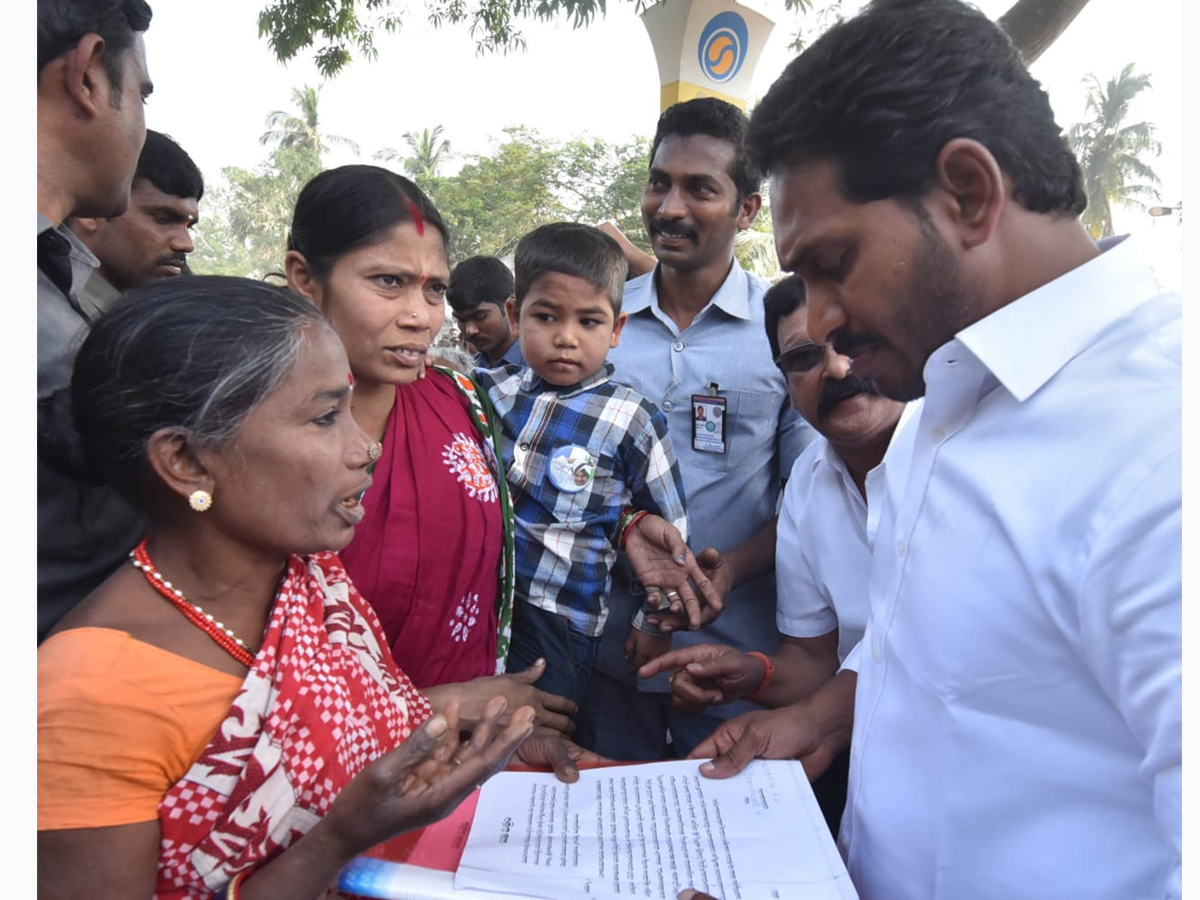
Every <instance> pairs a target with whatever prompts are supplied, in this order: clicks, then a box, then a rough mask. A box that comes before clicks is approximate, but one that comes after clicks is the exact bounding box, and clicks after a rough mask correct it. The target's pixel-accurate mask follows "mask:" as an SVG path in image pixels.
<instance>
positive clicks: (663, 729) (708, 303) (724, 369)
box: [576, 98, 813, 760]
mask: <svg viewBox="0 0 1200 900" xmlns="http://www.w3.org/2000/svg"><path fill="white" fill-rule="evenodd" d="M746 126H747V121H746V117H745V115H744V114H743V113H742V112H741V111H740V110H738V109H737V108H736V107H734V106H732V105H730V104H728V103H725V102H723V101H721V100H717V99H714V98H701V99H697V100H691V101H688V102H687V103H681V104H677V105H675V106H672V107H671V108H669V109H668V110H667V111H666V112H664V113H663V115H662V116H661V117H660V119H659V122H658V130H657V133H656V135H655V138H654V143H653V147H652V149H651V161H650V167H649V175H648V178H647V182H646V187H645V190H644V192H643V195H642V216H643V219H644V220H645V223H646V229H647V231H648V232H649V234H650V238H651V241H652V243H653V246H654V252H655V255H656V256H657V257H658V265H657V266H656V267H655V268H654V270H653V271H652V272H650V273H648V274H646V275H643V276H641V277H639V278H635V279H633V280H632V281H629V282H628V283H627V284H626V286H625V299H624V306H623V308H624V310H625V311H626V313H627V315H628V318H627V320H626V324H625V329H624V331H623V332H622V336H621V343H620V346H618V347H616V348H613V349H612V350H611V351H610V352H609V357H608V358H609V361H610V362H612V363H613V364H614V365H615V367H616V370H615V373H614V378H615V379H616V380H618V381H623V382H626V383H628V384H629V385H630V386H632V387H633V388H634V389H635V390H636V391H638V393H640V394H642V395H643V396H645V397H646V398H648V399H649V400H651V401H652V402H653V403H654V404H655V405H657V406H658V407H659V409H661V410H662V412H663V414H664V415H665V416H666V418H667V423H668V430H669V433H670V434H671V436H672V439H673V446H674V449H675V453H676V456H677V458H678V460H679V465H680V470H681V473H682V476H683V482H684V488H685V491H686V495H687V509H688V524H689V528H690V530H691V546H692V547H693V549H695V550H696V551H697V553H698V556H697V561H698V562H699V563H700V564H701V565H702V566H704V567H705V569H706V571H707V572H708V574H709V576H710V577H711V578H712V580H713V582H714V584H716V585H717V586H718V587H719V589H720V590H721V592H722V593H723V594H724V595H725V604H724V608H723V610H722V612H721V614H720V616H719V618H717V619H716V620H715V621H712V622H711V623H709V624H708V625H706V626H705V627H703V628H701V629H700V630H699V631H695V632H692V631H685V630H683V629H684V627H685V626H683V625H679V626H678V627H677V628H675V629H674V630H673V633H667V634H657V635H656V634H652V633H650V632H648V631H645V632H642V633H640V634H639V635H637V640H636V641H635V642H633V645H632V646H630V647H629V648H628V652H627V647H626V636H627V635H626V633H624V632H622V631H621V629H620V628H618V627H617V626H616V625H615V623H616V622H628V621H629V620H630V618H631V617H632V613H633V609H634V606H635V604H636V603H637V602H638V601H637V600H636V599H635V596H637V595H638V594H637V592H636V591H635V585H634V584H633V579H632V577H631V573H630V570H629V568H628V567H627V566H625V565H623V564H620V563H619V564H618V566H617V569H616V570H615V572H614V576H613V586H612V595H611V597H610V601H609V603H610V616H609V623H610V625H609V626H607V627H606V628H605V632H604V636H603V638H602V639H601V642H600V647H599V648H598V650H597V653H596V659H595V663H594V669H593V673H592V678H591V679H590V681H589V683H588V688H587V691H586V693H585V695H584V701H583V704H582V705H581V707H580V711H579V717H578V720H577V725H578V729H579V730H578V731H577V733H576V737H577V739H580V741H581V742H582V743H584V744H585V746H590V747H593V748H594V749H596V750H597V751H598V752H600V753H602V754H603V755H605V756H608V757H611V758H613V759H621V760H649V759H662V758H667V757H669V756H672V755H674V756H678V757H682V756H685V755H686V754H687V753H688V751H689V750H691V749H692V747H694V746H695V745H696V744H698V743H699V742H700V741H702V740H703V739H704V738H706V737H708V735H709V734H710V733H711V732H712V731H713V730H714V729H715V728H716V727H717V726H719V725H720V724H721V722H722V721H724V719H726V718H728V717H730V716H733V715H737V714H739V713H741V712H745V711H747V710H750V709H755V708H757V707H755V706H753V705H752V704H749V703H745V702H743V703H736V704H730V705H729V706H725V707H720V708H713V709H710V710H709V711H708V712H706V713H705V714H703V715H689V714H687V713H683V712H681V711H680V710H677V709H675V708H673V707H672V705H671V699H670V686H669V684H668V682H667V678H666V676H661V675H660V676H656V677H655V678H651V679H638V678H637V677H636V675H635V674H634V669H635V668H636V665H637V664H638V663H640V662H644V661H646V660H647V659H649V658H650V657H652V656H654V655H657V654H660V653H663V652H666V650H668V649H670V648H671V647H675V648H679V647H683V646H690V645H692V644H695V643H701V642H719V643H726V644H732V645H734V646H736V647H739V648H740V649H743V650H754V649H761V647H763V646H771V647H773V646H776V645H777V644H778V642H779V640H780V635H779V632H778V631H777V629H776V627H775V583H774V577H773V570H774V552H775V515H776V511H777V508H778V501H779V495H780V490H781V485H782V479H783V477H784V476H785V474H786V473H787V472H789V471H790V470H791V467H792V463H793V462H794V461H795V459H796V457H797V456H799V454H800V452H801V451H802V450H803V449H804V447H805V446H806V445H807V444H808V442H809V441H810V440H811V438H812V434H813V432H812V430H811V428H810V427H809V426H808V425H807V423H805V422H804V420H803V419H801V418H800V416H799V415H798V414H797V413H796V412H795V411H794V410H793V409H792V408H791V405H790V403H789V401H788V395H787V390H786V385H785V384H784V380H783V376H782V375H781V374H780V372H779V370H778V369H777V368H776V367H775V365H774V363H772V361H771V352H770V349H769V347H768V344H767V338H766V331H765V328H764V325H763V306H762V296H763V294H764V293H765V291H766V289H767V288H768V287H769V286H770V285H769V283H768V282H767V281H765V280H764V279H761V278H757V277H755V276H753V275H751V274H749V273H748V272H746V271H745V270H744V269H742V268H741V266H740V265H738V263H737V261H736V260H735V259H734V255H733V245H734V238H735V237H736V236H737V234H738V232H739V231H741V230H744V229H746V228H749V227H750V226H751V225H752V224H753V223H754V219H755V217H756V216H757V215H758V211H759V207H760V206H761V203H762V198H761V196H760V195H759V182H760V178H759V175H758V173H757V171H755V170H754V168H753V166H752V165H751V163H750V161H749V156H748V154H747V153H746V145H745V133H746ZM707 548H711V549H707ZM701 551H705V552H701ZM670 628H671V625H667V626H666V627H665V629H664V630H666V629H670Z"/></svg>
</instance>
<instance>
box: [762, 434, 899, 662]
mask: <svg viewBox="0 0 1200 900" xmlns="http://www.w3.org/2000/svg"><path fill="white" fill-rule="evenodd" d="M897 430H899V429H897ZM893 439H894V438H893ZM886 466H887V462H886V460H885V461H884V462H881V463H880V464H879V465H877V466H876V467H875V468H873V469H871V471H869V472H868V473H867V477H866V489H867V498H864V497H863V495H862V494H860V493H859V491H858V486H857V485H856V484H855V483H854V478H853V477H852V476H851V475H850V472H849V470H848V469H847V468H846V463H845V461H844V460H843V459H842V458H841V457H840V456H839V455H838V454H837V451H835V450H834V449H833V447H832V446H831V445H830V443H829V441H827V440H826V439H825V438H824V437H821V436H818V437H817V438H816V439H815V440H814V441H813V442H812V443H811V444H809V445H808V447H806V448H805V450H804V452H803V453H802V454H801V455H800V458H799V459H797V460H796V463H795V465H793V466H792V474H791V477H790V478H788V481H787V486H786V487H785V488H784V490H783V505H782V507H781V508H780V510H779V523H778V529H777V533H776V539H775V584H776V597H777V600H776V608H775V620H776V625H777V627H778V628H779V630H780V632H781V633H783V634H785V635H787V636H789V637H795V638H814V637H820V636H821V635H823V634H828V633H829V632H831V631H833V630H834V629H835V628H836V629H837V630H838V661H839V662H841V661H843V660H845V659H846V656H847V654H848V653H849V652H850V650H851V649H853V647H854V645H855V644H857V643H858V641H859V639H860V638H861V637H862V635H863V629H864V628H865V627H866V624H867V585H868V582H869V580H870V578H869V576H870V571H871V544H872V541H873V538H874V535H875V529H876V527H877V526H878V523H879V505H880V502H881V501H882V499H883V498H882V494H881V492H882V490H883V484H882V481H883V474H884V471H885V468H886ZM868 499H871V500H873V502H871V503H868Z"/></svg>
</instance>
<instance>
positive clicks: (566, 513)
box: [474, 363, 687, 637]
mask: <svg viewBox="0 0 1200 900" xmlns="http://www.w3.org/2000/svg"><path fill="white" fill-rule="evenodd" d="M612 372H613V367H612V365H611V364H607V363H606V364H605V366H604V367H603V368H602V369H601V370H600V371H598V372H596V373H595V374H594V375H592V376H590V377H588V378H586V379H584V380H583V381H581V382H579V384H575V385H570V386H568V387H556V386H554V385H551V384H547V383H546V382H544V381H543V380H542V379H541V378H540V377H538V375H537V374H536V373H534V371H533V370H532V369H530V368H528V367H517V366H503V367H501V368H498V369H483V370H480V369H477V370H476V371H475V373H474V375H475V378H476V380H478V382H479V383H480V384H481V385H482V386H483V388H484V390H486V391H487V394H488V397H489V399H490V400H491V401H492V406H493V407H495V411H496V415H497V417H498V418H499V420H500V423H501V430H502V439H501V453H502V455H503V457H504V471H505V473H506V475H507V478H508V484H509V493H510V494H511V497H512V505H513V513H514V516H515V518H516V534H515V540H516V596H517V597H518V598H519V599H522V600H525V601H527V602H529V603H532V604H533V605H534V606H537V607H540V608H541V609H545V610H548V611H549V612H552V613H555V614H557V615H560V616H564V617H566V618H567V620H568V621H569V622H570V624H571V627H573V628H574V629H576V630H577V631H581V632H583V633H584V634H587V635H590V636H592V637H595V636H598V635H599V634H600V632H601V631H603V629H604V622H605V619H606V618H607V616H608V602H607V601H608V591H609V588H610V586H611V582H612V577H611V573H612V568H613V565H614V563H615V562H616V558H617V550H616V548H615V546H614V543H613V540H614V537H615V534H616V528H617V520H618V519H619V518H620V517H621V510H622V509H624V508H625V507H626V506H630V505H632V506H635V507H637V508H638V509H644V510H648V511H649V512H652V513H657V514H658V515H660V516H662V517H663V518H664V519H666V520H667V521H668V522H671V523H672V524H674V525H675V527H676V528H678V529H679V531H680V533H681V534H682V535H683V536H684V538H685V539H686V538H687V519H686V517H685V515H684V508H683V503H684V499H683V479H682V478H681V476H680V473H679V464H678V463H677V462H676V460H675V453H674V451H673V450H672V449H671V441H670V439H669V438H668V437H667V420H666V417H665V416H663V414H662V413H661V412H660V411H659V409H658V407H656V406H655V405H654V404H653V403H651V402H650V401H649V400H647V399H645V398H644V397H643V396H642V395H641V394H639V393H637V392H636V391H634V390H633V389H632V388H630V387H628V386H627V385H624V384H619V383H617V382H614V381H612V380H611V376H612ZM576 470H579V471H581V475H580V478H581V480H584V481H585V484H584V485H583V486H582V487H578V486H577V483H576V482H574V481H572V480H570V478H569V474H570V473H571V472H572V471H576ZM589 472H590V473H591V474H589ZM556 482H557V484H556Z"/></svg>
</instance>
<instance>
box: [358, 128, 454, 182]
mask: <svg viewBox="0 0 1200 900" xmlns="http://www.w3.org/2000/svg"><path fill="white" fill-rule="evenodd" d="M441 138H442V126H441V125H435V126H433V130H432V131H431V130H429V129H428V128H426V129H425V130H424V131H422V132H421V133H420V134H417V133H416V132H415V131H406V132H404V142H405V143H406V144H408V149H409V155H407V156H405V155H403V154H401V153H399V152H398V151H397V150H396V148H394V147H384V148H383V149H382V150H380V151H379V152H378V153H376V154H375V159H378V160H384V161H388V160H401V161H402V162H403V167H404V174H405V175H407V176H408V177H409V178H411V179H413V181H421V180H422V179H427V178H434V177H436V176H437V173H438V169H440V168H441V166H442V163H444V162H445V161H446V160H448V159H450V158H452V157H453V155H454V154H453V153H451V152H450V142H449V141H448V140H442V139H441Z"/></svg>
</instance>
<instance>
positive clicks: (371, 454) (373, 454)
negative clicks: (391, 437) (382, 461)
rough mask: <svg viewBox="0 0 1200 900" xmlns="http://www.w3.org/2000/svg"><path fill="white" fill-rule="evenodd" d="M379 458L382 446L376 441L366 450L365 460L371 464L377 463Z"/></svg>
mask: <svg viewBox="0 0 1200 900" xmlns="http://www.w3.org/2000/svg"><path fill="white" fill-rule="evenodd" d="M381 456H383V444H382V443H380V442H379V441H376V442H375V443H373V444H372V445H371V446H370V447H368V448H367V459H369V460H370V461H371V462H379V457H381Z"/></svg>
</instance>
